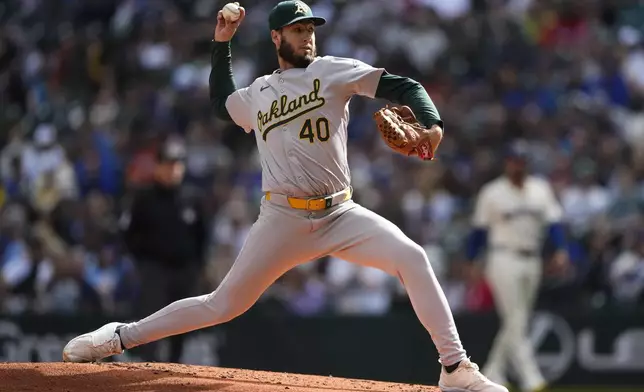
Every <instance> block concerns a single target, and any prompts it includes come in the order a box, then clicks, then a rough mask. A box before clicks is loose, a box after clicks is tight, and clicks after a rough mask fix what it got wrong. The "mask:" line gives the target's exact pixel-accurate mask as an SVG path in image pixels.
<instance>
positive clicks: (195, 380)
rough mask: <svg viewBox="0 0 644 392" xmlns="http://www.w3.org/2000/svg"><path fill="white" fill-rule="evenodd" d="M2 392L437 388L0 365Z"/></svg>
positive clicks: (143, 367) (218, 372)
mask: <svg viewBox="0 0 644 392" xmlns="http://www.w3.org/2000/svg"><path fill="white" fill-rule="evenodd" d="M0 386H1V387H0V390H2V392H18V391H20V392H30V391H34V392H35V391H38V392H59V391H60V392H120V391H124V392H126V391H127V392H129V391H132V392H155V391H158V392H170V391H172V392H196V391H199V392H210V391H225V392H277V391H280V392H282V391H288V392H314V391H324V392H334V391H336V392H340V391H360V392H398V391H404V392H439V390H438V388H434V387H428V386H422V385H409V384H391V383H382V382H376V381H367V380H350V379H342V378H333V377H320V376H307V375H299V374H285V373H268V372H258V371H250V370H238V369H224V368H214V367H204V366H188V365H177V364H164V363H98V364H68V363H58V362H55V363H0Z"/></svg>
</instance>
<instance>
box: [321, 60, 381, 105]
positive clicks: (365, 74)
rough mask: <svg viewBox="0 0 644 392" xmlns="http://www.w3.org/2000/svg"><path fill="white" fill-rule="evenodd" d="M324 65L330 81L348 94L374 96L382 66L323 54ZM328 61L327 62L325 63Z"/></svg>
mask: <svg viewBox="0 0 644 392" xmlns="http://www.w3.org/2000/svg"><path fill="white" fill-rule="evenodd" d="M323 59H324V60H325V67H328V75H330V76H331V82H332V83H333V84H334V85H335V86H338V87H340V88H341V89H343V92H344V93H345V94H346V95H348V96H351V95H362V96H365V97H369V98H375V96H376V90H377V89H378V83H380V76H382V74H383V72H385V69H384V68H376V67H373V66H371V65H369V64H366V63H364V62H362V61H360V60H356V59H350V58H345V57H335V56H325V57H323ZM327 63H328V64H327Z"/></svg>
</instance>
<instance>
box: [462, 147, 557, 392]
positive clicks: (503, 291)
mask: <svg viewBox="0 0 644 392" xmlns="http://www.w3.org/2000/svg"><path fill="white" fill-rule="evenodd" d="M526 158H527V150H526V145H525V144H524V143H523V142H516V143H515V144H513V145H512V146H511V147H510V149H509V151H508V154H507V156H506V162H505V165H506V166H505V174H504V175H502V176H501V177H499V178H497V179H495V180H493V181H491V182H489V183H488V184H486V185H485V186H484V187H483V188H482V189H481V191H480V194H479V195H478V199H477V201H476V207H475V211H474V217H473V230H472V234H471V236H470V239H469V244H468V247H467V248H468V249H467V252H468V258H469V259H470V260H472V261H474V260H475V259H476V258H477V257H478V256H479V253H480V251H481V249H482V248H483V247H484V246H486V245H487V256H486V264H485V270H484V273H485V276H486V278H487V281H488V283H489V284H490V287H491V289H492V292H493V295H494V299H495V303H496V307H497V310H498V313H499V316H500V318H501V323H502V326H501V330H500V331H499V333H498V335H497V336H496V339H495V341H494V345H493V348H492V351H491V353H490V356H489V358H488V362H487V363H486V366H485V367H484V369H483V373H484V374H485V375H486V376H488V377H489V378H490V379H491V380H494V381H496V382H498V383H500V384H505V385H507V379H506V369H507V368H506V366H507V365H508V363H509V362H511V363H512V365H513V366H514V367H515V370H516V371H517V373H518V376H519V379H520V380H519V381H520V383H521V387H522V389H523V390H525V391H539V390H543V389H544V388H545V386H546V382H545V380H544V378H543V376H542V375H541V372H540V370H539V367H538V364H537V362H536V359H535V356H534V352H533V350H532V346H531V344H530V340H529V338H528V337H527V329H528V322H529V317H530V313H531V311H532V309H533V305H534V302H535V299H536V295H537V293H538V290H539V285H540V282H541V275H542V269H543V263H542V261H541V249H542V241H543V238H544V235H543V233H544V232H545V231H546V230H545V229H546V228H547V232H548V235H549V236H550V238H551V240H552V242H553V244H554V245H555V246H556V248H557V251H556V253H555V256H554V259H553V261H554V266H556V267H558V268H564V267H565V266H566V265H567V252H566V250H565V239H564V231H563V228H562V225H561V223H560V220H561V217H562V211H561V208H560V205H559V203H558V201H557V200H556V198H555V195H554V191H553V189H552V187H551V186H550V184H549V183H548V182H547V181H546V180H544V179H541V178H539V177H536V176H533V175H528V174H527V162H526Z"/></svg>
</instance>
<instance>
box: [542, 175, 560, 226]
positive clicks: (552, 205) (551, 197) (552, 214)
mask: <svg viewBox="0 0 644 392" xmlns="http://www.w3.org/2000/svg"><path fill="white" fill-rule="evenodd" d="M541 184H542V185H541V186H542V188H543V191H542V193H543V202H544V204H545V218H546V222H547V223H556V222H559V221H561V219H562V216H563V210H562V208H561V204H559V201H558V200H557V198H556V197H555V192H554V190H553V189H552V186H551V185H550V183H549V182H548V181H545V180H542V181H541Z"/></svg>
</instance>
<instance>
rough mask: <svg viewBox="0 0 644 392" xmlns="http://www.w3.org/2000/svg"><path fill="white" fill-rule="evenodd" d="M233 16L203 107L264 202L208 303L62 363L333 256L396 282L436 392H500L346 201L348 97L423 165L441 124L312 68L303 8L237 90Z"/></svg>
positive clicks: (418, 280)
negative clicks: (436, 365)
mask: <svg viewBox="0 0 644 392" xmlns="http://www.w3.org/2000/svg"><path fill="white" fill-rule="evenodd" d="M229 7H230V5H227V6H226V8H229ZM238 9H239V18H237V19H235V20H234V21H232V19H230V18H225V17H224V13H223V12H221V11H220V13H219V15H218V18H217V26H216V28H215V35H214V40H213V41H214V42H213V51H212V72H211V76H210V97H211V101H212V107H213V110H214V112H215V113H216V115H217V116H219V117H221V118H223V119H228V120H232V121H233V122H235V123H236V124H237V125H238V126H239V127H241V128H242V129H243V130H244V131H245V132H247V133H250V132H254V135H255V138H256V142H257V148H258V150H259V154H260V159H261V164H262V186H263V191H264V192H265V195H264V197H263V198H262V201H261V208H260V213H259V217H258V218H257V220H256V222H255V223H254V225H253V227H252V229H251V230H250V233H249V234H248V237H247V240H246V242H245V245H244V246H243V249H242V250H241V252H240V253H239V255H238V257H237V259H236V261H235V263H234V265H233V266H232V267H231V269H230V271H229V273H228V274H227V276H226V277H225V278H224V280H223V281H222V283H221V284H220V286H219V287H218V288H217V290H215V291H214V292H213V293H210V294H207V295H203V296H200V297H194V298H187V299H183V300H180V301H177V302H174V303H172V304H170V305H168V306H167V307H165V308H163V309H161V310H159V311H158V312H156V313H154V314H152V315H150V316H148V317H147V318H144V319H142V320H140V321H137V322H134V323H130V324H123V323H110V324H107V325H105V326H103V327H101V328H99V329H98V330H96V331H94V332H91V333H88V334H84V335H81V336H79V337H77V338H75V339H73V340H71V341H70V342H69V343H68V344H67V346H66V347H65V348H64V351H63V358H64V360H65V361H71V362H87V361H95V360H99V359H101V358H104V357H107V356H111V355H115V354H119V353H121V352H123V350H126V349H130V348H133V347H136V346H139V345H143V344H146V343H149V342H152V341H156V340H159V339H162V338H165V337H168V336H173V335H176V334H182V333H186V332H189V331H193V330H196V329H200V328H205V327H210V326H213V325H217V324H221V323H224V322H227V321H229V320H231V319H233V318H235V317H237V316H239V315H240V314H242V313H244V312H245V311H246V310H247V309H249V308H250V307H251V306H252V305H253V304H254V303H255V302H256V301H257V299H258V298H259V297H260V296H261V294H262V293H263V292H264V291H265V290H266V289H267V288H268V287H269V286H270V285H271V284H272V283H273V282H274V281H275V280H277V279H278V278H279V277H280V276H281V275H282V274H284V273H285V272H287V271H288V270H290V269H292V268H294V267H295V266H297V265H300V264H302V263H306V262H309V261H310V260H314V259H318V258H320V257H322V256H325V255H333V256H335V257H338V258H340V259H343V260H347V261H350V262H353V263H357V264H360V265H363V266H369V267H375V268H379V269H381V270H383V271H386V272H387V273H389V274H391V275H393V276H396V277H398V278H399V279H400V280H401V282H402V283H403V284H404V285H405V287H406V289H407V292H408V294H409V297H410V300H411V303H412V305H413V307H414V309H415V311H416V314H417V315H418V318H419V319H420V321H421V323H422V324H423V325H424V326H425V328H426V329H427V331H428V332H429V334H430V336H431V338H432V340H433V342H434V344H435V345H436V347H437V350H438V353H439V357H440V363H441V364H442V365H443V366H442V370H441V375H440V382H439V384H440V387H441V388H442V390H443V391H446V392H507V389H506V388H505V387H503V386H500V385H498V384H495V383H493V382H491V381H490V380H488V379H487V378H486V377H484V376H483V375H482V374H481V373H480V372H479V370H478V367H477V365H476V364H474V363H472V362H470V360H469V359H468V357H467V355H466V352H465V350H464V349H463V346H462V344H461V341H460V338H459V335H458V332H457V330H456V326H455V324H454V320H453V317H452V314H451V311H450V309H449V307H448V304H447V301H446V299H445V295H444V294H443V291H442V289H441V287H440V286H439V284H438V281H437V279H436V277H435V275H434V272H433V271H432V269H431V267H430V264H429V262H428V260H427V256H426V254H425V252H424V251H423V248H421V247H420V246H419V245H418V244H416V243H414V242H412V241H411V240H410V239H409V238H408V237H407V236H406V235H405V234H404V233H403V232H402V231H401V230H400V229H399V228H398V227H396V226H395V225H394V224H393V223H391V222H389V221H388V220H386V219H384V218H382V217H381V216H379V215H377V214H375V213H374V212H372V211H369V210H367V209H366V208H364V207H362V206H360V205H358V204H356V203H355V202H353V201H352V199H351V197H352V189H351V186H350V173H349V165H348V163H347V124H348V122H349V101H350V99H351V97H352V96H354V95H362V96H366V97H371V98H375V97H377V98H384V99H387V100H389V101H390V102H392V103H394V104H398V105H400V106H394V107H386V108H383V109H381V110H379V111H378V112H377V113H375V114H374V119H375V122H376V124H377V125H378V129H379V130H380V132H381V134H382V137H383V139H384V141H385V142H386V143H387V145H389V146H390V147H391V148H392V149H393V150H395V151H396V152H399V153H401V154H404V155H406V156H414V157H417V158H420V159H423V160H431V159H432V158H433V156H434V153H435V151H436V149H437V147H438V146H439V144H440V142H441V139H442V135H443V129H442V128H443V123H442V121H441V119H440V117H439V114H438V112H437V111H436V108H435V107H434V104H433V103H432V101H431V99H430V98H429V96H428V95H427V93H426V92H425V90H424V89H423V88H422V86H421V85H420V84H419V83H418V82H416V81H414V80H411V79H409V78H406V77H402V76H396V75H391V74H389V73H387V72H386V71H385V70H384V69H382V68H374V67H372V66H369V65H367V64H365V63H363V62H361V61H358V60H354V59H349V58H338V57H333V56H324V57H320V56H318V55H317V51H316V42H315V30H316V28H317V27H318V26H321V25H323V24H324V23H325V20H324V19H323V18H321V17H318V16H314V15H313V13H312V11H311V9H310V8H309V7H308V6H307V5H306V4H305V3H303V2H302V1H292V0H289V1H283V2H280V3H278V4H277V5H276V6H275V7H274V8H273V9H272V11H271V12H270V14H269V16H268V23H269V27H270V35H271V39H272V41H273V43H274V45H275V49H276V52H277V58H278V61H279V66H280V67H279V69H278V70H276V71H275V72H273V73H272V74H270V75H265V76H262V77H259V78H257V79H256V80H255V81H254V82H253V83H252V84H251V85H250V86H248V87H244V88H239V89H238V88H236V86H235V83H234V79H233V73H232V65H231V48H230V40H231V38H232V37H233V35H234V33H235V31H236V30H237V28H238V27H239V25H240V23H241V22H242V21H243V19H244V17H245V10H244V9H243V8H238Z"/></svg>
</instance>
